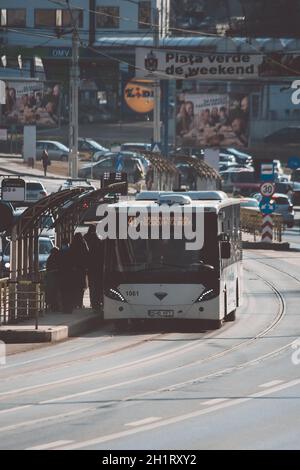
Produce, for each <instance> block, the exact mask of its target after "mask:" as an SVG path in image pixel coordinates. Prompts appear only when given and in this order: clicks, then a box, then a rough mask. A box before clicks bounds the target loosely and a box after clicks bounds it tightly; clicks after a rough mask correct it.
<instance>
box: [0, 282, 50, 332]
mask: <svg viewBox="0 0 300 470" xmlns="http://www.w3.org/2000/svg"><path fill="white" fill-rule="evenodd" d="M44 310H45V293H44V289H43V283H42V282H38V283H37V282H33V281H30V280H18V281H17V282H11V281H10V280H9V278H5V279H0V325H7V324H12V323H16V322H18V321H22V320H28V319H34V320H35V328H36V329H37V328H38V318H39V315H40V313H41V312H43V311H44Z"/></svg>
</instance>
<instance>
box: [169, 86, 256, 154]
mask: <svg viewBox="0 0 300 470" xmlns="http://www.w3.org/2000/svg"><path fill="white" fill-rule="evenodd" d="M248 127H249V98H248V96H247V95H245V94H243V95H242V94H237V93H229V94H199V93H198V94H189V93H179V94H178V96H177V115H176V145H177V146H180V147H200V148H206V147H247V146H248Z"/></svg>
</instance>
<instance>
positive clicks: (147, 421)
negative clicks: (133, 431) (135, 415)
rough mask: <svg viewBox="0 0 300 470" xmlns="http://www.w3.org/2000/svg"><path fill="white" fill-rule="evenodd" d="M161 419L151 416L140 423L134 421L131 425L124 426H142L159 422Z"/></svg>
mask: <svg viewBox="0 0 300 470" xmlns="http://www.w3.org/2000/svg"><path fill="white" fill-rule="evenodd" d="M159 419H161V417H157V416H149V418H145V419H140V420H139V421H132V422H131V423H126V424H124V426H142V425H143V424H149V423H154V421H158V420H159Z"/></svg>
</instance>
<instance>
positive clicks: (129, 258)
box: [109, 239, 216, 272]
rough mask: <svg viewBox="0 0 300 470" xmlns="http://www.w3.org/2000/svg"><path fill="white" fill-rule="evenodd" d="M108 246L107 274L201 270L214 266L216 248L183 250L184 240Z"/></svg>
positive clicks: (132, 242) (145, 241) (117, 243)
mask: <svg viewBox="0 0 300 470" xmlns="http://www.w3.org/2000/svg"><path fill="white" fill-rule="evenodd" d="M112 244H113V246H112V251H111V256H110V259H109V271H110V272H112V271H117V272H141V271H161V270H165V271H178V270H182V271H202V270H203V269H213V267H214V266H215V265H216V248H215V250H214V251H212V250H210V251H209V252H208V251H207V250H205V249H202V250H186V249H185V240H142V239H139V240H132V239H127V240H115V241H114V242H113V241H112ZM210 266H211V268H210Z"/></svg>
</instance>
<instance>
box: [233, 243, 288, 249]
mask: <svg viewBox="0 0 300 470" xmlns="http://www.w3.org/2000/svg"><path fill="white" fill-rule="evenodd" d="M242 247H243V248H244V249H246V250H275V251H288V250H289V249H290V244H289V243H288V242H282V243H279V242H278V243H266V242H247V241H243V242H242Z"/></svg>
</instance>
